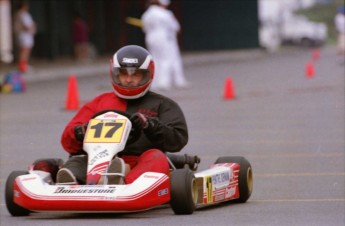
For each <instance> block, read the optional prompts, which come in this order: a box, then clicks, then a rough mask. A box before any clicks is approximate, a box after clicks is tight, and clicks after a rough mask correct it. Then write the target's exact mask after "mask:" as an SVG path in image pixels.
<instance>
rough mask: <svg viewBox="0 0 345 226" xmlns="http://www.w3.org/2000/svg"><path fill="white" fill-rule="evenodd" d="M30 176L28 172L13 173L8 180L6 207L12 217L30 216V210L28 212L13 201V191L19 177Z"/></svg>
mask: <svg viewBox="0 0 345 226" xmlns="http://www.w3.org/2000/svg"><path fill="white" fill-rule="evenodd" d="M26 174H28V172H27V171H13V172H12V173H11V174H10V175H9V176H8V178H7V180H6V190H5V196H6V207H7V210H8V212H10V214H11V215H12V216H27V215H29V214H30V212H31V211H30V210H27V209H25V208H23V207H21V206H19V205H17V204H16V203H15V202H14V201H13V197H14V189H13V185H14V181H15V179H16V178H17V177H18V176H21V175H26Z"/></svg>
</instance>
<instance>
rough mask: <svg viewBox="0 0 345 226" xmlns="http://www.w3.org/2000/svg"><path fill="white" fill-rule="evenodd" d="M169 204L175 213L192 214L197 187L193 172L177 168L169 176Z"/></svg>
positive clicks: (196, 197) (195, 201)
mask: <svg viewBox="0 0 345 226" xmlns="http://www.w3.org/2000/svg"><path fill="white" fill-rule="evenodd" d="M170 190H171V191H170V193H171V197H170V206H171V208H172V210H173V211H174V213H175V214H178V215H181V214H192V213H193V212H194V210H195V208H196V203H197V199H198V189H197V185H196V181H195V177H194V173H193V172H192V171H191V170H190V169H187V168H184V169H177V170H175V171H173V172H172V175H171V176H170Z"/></svg>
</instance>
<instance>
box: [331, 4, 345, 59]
mask: <svg viewBox="0 0 345 226" xmlns="http://www.w3.org/2000/svg"><path fill="white" fill-rule="evenodd" d="M334 24H335V28H336V30H337V32H338V44H337V54H338V56H339V59H340V60H341V63H342V64H344V60H345V59H344V57H345V6H341V7H339V9H338V12H337V14H336V16H335V18H334Z"/></svg>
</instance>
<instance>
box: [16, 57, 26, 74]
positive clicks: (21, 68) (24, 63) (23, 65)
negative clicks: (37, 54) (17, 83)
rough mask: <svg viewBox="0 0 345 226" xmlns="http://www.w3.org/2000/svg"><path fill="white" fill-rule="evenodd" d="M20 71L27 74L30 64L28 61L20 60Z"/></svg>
mask: <svg viewBox="0 0 345 226" xmlns="http://www.w3.org/2000/svg"><path fill="white" fill-rule="evenodd" d="M18 69H19V71H20V72H23V73H25V72H26V71H27V70H28V64H27V62H26V60H19V64H18Z"/></svg>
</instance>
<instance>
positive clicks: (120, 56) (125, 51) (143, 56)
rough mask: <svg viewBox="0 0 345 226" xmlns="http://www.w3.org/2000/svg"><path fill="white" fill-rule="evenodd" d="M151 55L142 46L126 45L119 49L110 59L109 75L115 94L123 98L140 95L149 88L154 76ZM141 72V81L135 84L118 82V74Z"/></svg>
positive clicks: (132, 97)
mask: <svg viewBox="0 0 345 226" xmlns="http://www.w3.org/2000/svg"><path fill="white" fill-rule="evenodd" d="M154 71H155V70H154V61H153V58H152V55H151V54H150V53H149V52H148V51H147V50H146V49H144V48H142V47H140V46H136V45H128V46H124V47H122V48H121V49H119V50H118V51H117V52H116V53H115V54H114V56H113V58H112V59H111V60H110V77H111V81H112V85H113V88H114V91H115V94H116V95H117V96H118V97H120V98H123V99H136V98H139V97H142V96H143V95H145V94H146V93H147V91H148V90H149V88H150V86H151V83H152V80H153V76H154ZM123 74H126V75H128V76H132V75H134V74H141V75H142V79H141V81H140V82H139V83H138V84H136V85H135V86H129V85H125V84H122V83H121V82H120V79H119V77H120V75H123Z"/></svg>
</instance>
